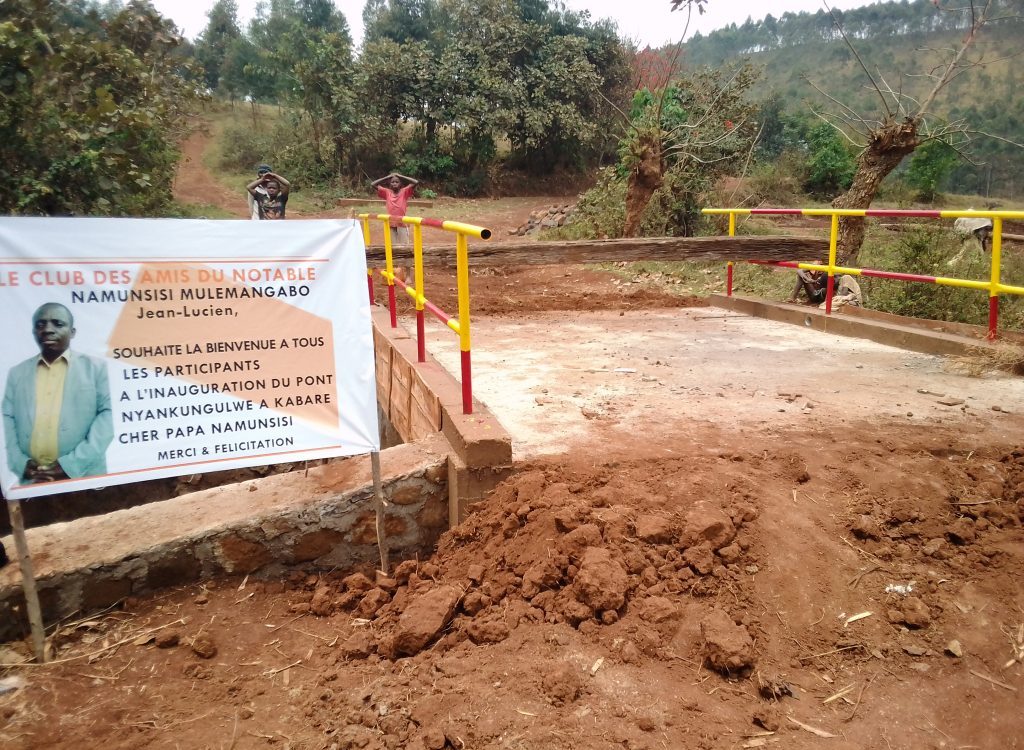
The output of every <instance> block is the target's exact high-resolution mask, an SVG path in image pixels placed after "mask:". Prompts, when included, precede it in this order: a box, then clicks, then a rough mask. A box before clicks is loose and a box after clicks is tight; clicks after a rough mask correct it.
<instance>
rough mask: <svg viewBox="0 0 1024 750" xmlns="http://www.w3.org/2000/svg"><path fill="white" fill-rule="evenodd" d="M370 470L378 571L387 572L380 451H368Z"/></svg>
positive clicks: (386, 541)
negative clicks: (375, 517) (371, 474)
mask: <svg viewBox="0 0 1024 750" xmlns="http://www.w3.org/2000/svg"><path fill="white" fill-rule="evenodd" d="M370 470H371V472H372V473H373V498H374V503H373V505H374V511H375V512H376V516H377V549H378V550H379V551H380V572H381V573H383V574H384V575H387V574H388V540H387V536H386V533H387V532H386V530H385V527H384V506H385V505H386V503H385V502H384V487H383V484H382V482H381V477H380V451H371V452H370Z"/></svg>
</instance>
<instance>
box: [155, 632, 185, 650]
mask: <svg viewBox="0 0 1024 750" xmlns="http://www.w3.org/2000/svg"><path fill="white" fill-rule="evenodd" d="M155 643H156V647H157V648H174V647H175V646H177V645H178V644H179V643H181V634H180V633H177V632H175V631H173V630H165V631H164V632H163V633H158V634H157V636H156V641H155Z"/></svg>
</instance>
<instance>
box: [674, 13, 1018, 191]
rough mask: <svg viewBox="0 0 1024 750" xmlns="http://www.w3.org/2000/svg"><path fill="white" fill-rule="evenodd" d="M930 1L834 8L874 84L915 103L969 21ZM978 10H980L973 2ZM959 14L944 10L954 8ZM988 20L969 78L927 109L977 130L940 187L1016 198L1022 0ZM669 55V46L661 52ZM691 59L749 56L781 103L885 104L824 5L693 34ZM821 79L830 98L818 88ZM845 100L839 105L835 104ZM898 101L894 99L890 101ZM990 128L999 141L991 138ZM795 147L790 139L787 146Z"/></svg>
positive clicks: (937, 119) (688, 49)
mask: <svg viewBox="0 0 1024 750" xmlns="http://www.w3.org/2000/svg"><path fill="white" fill-rule="evenodd" d="M941 6H942V9H941V10H940V9H939V8H937V7H936V4H935V3H933V2H932V0H900V1H891V2H876V3H873V4H871V5H864V6H863V7H860V8H855V9H852V10H847V11H837V17H838V18H839V19H840V20H841V22H842V24H843V28H844V30H845V32H846V34H847V36H848V37H849V38H850V39H851V40H852V42H853V44H854V45H855V46H856V48H857V52H858V55H859V57H860V59H861V60H863V61H864V63H865V64H866V65H867V67H868V69H869V70H871V72H872V75H873V76H874V77H875V80H876V81H881V80H884V81H886V82H889V83H893V82H894V81H898V82H899V83H898V85H897V84H895V83H893V86H894V88H895V89H896V90H897V91H899V92H901V93H902V94H904V95H906V96H907V97H909V98H910V99H912V100H914V99H916V100H917V101H921V100H922V98H923V96H924V95H925V94H926V93H927V91H928V90H929V89H930V88H931V87H932V86H933V84H934V77H933V76H931V75H929V72H930V71H933V70H937V69H941V68H942V67H944V66H945V65H946V64H947V63H948V57H949V54H948V53H949V51H950V50H951V49H955V48H956V47H958V46H959V44H960V43H961V41H962V40H963V38H964V32H965V31H966V29H967V26H968V25H969V17H970V16H969V13H968V4H963V3H959V4H958V3H948V2H945V0H944V1H943V2H942V3H941ZM973 7H974V9H975V11H977V10H979V9H980V7H981V6H978V5H974V6H973ZM954 8H956V9H959V10H958V11H956V12H948V11H951V10H952V9H954ZM991 16H992V17H995V18H999V19H1000V20H998V21H996V22H994V23H992V24H991V25H988V26H986V27H985V28H984V29H983V31H982V33H981V34H980V35H979V36H978V38H977V40H976V41H975V43H974V46H973V47H972V48H971V54H970V57H972V58H973V59H977V60H981V61H984V63H983V65H984V67H983V69H982V68H980V67H977V68H976V69H975V70H973V71H971V72H970V73H969V74H968V75H961V76H957V77H956V78H954V79H953V80H952V81H951V82H950V83H949V84H948V85H947V86H946V87H945V88H944V89H943V91H942V93H941V95H940V97H939V98H938V99H937V100H936V101H935V102H934V103H933V105H932V106H931V107H930V108H929V110H930V113H929V121H930V123H931V126H932V128H933V129H937V128H938V127H941V125H942V124H943V121H945V122H949V123H956V122H963V123H966V124H967V126H968V128H969V129H970V131H971V133H970V134H969V136H968V138H967V139H966V140H967V141H969V143H967V144H965V145H966V148H964V149H962V150H964V151H965V152H967V153H969V155H970V157H971V158H970V160H968V159H962V158H961V159H958V160H957V163H956V166H955V168H954V169H953V171H952V173H951V174H950V176H949V177H948V178H947V181H946V182H944V183H942V184H943V186H944V188H945V189H947V190H950V191H953V192H960V193H976V194H980V195H985V196H989V195H1001V196H1007V197H1010V198H1013V197H1015V196H1018V195H1020V189H1021V182H1020V174H1021V172H1022V171H1024V149H1021V148H1019V147H1017V146H1015V145H1013V144H1014V143H1024V97H1022V96H1020V95H1019V80H1020V78H1021V73H1020V65H1019V61H1018V60H1017V53H1018V51H1019V48H1020V39H1021V36H1022V34H1024V15H1021V13H1020V2H1019V0H995V2H994V3H993V6H992V9H991ZM662 53H663V54H671V50H670V49H665V50H663V51H662ZM684 54H685V59H686V61H687V64H688V65H690V66H692V67H694V68H696V67H699V66H701V65H711V66H718V65H722V64H726V63H729V62H731V61H732V60H735V59H736V58H738V57H746V56H749V58H750V59H751V60H752V61H753V62H755V63H756V64H758V65H761V66H763V67H764V69H765V83H766V85H767V86H768V87H770V89H771V90H773V91H776V92H778V94H779V96H780V97H781V99H782V100H783V101H785V102H791V103H792V104H790V105H789V106H790V108H791V109H795V108H796V103H797V102H801V101H803V100H805V99H810V100H812V101H813V102H814V104H815V106H816V107H817V108H818V109H819V110H821V111H824V112H833V113H837V114H838V113H841V112H842V111H843V109H846V108H848V109H849V110H852V111H853V112H859V113H869V112H873V111H877V109H878V107H879V99H878V93H877V92H876V91H875V90H874V89H873V88H872V87H871V86H870V85H866V84H867V81H866V80H865V77H864V72H863V70H862V69H861V66H860V65H859V64H858V62H857V60H856V59H855V58H854V56H853V54H852V53H851V52H850V50H849V49H848V48H847V46H846V44H845V43H844V42H843V41H842V39H841V38H840V37H839V35H838V32H837V30H836V27H835V24H834V23H833V21H832V18H831V17H830V16H829V14H828V13H827V12H826V11H824V10H819V11H817V12H814V13H785V14H783V15H782V16H781V17H778V18H776V17H773V16H770V15H769V16H766V17H765V18H764V19H763V20H754V19H753V18H751V19H748V20H747V21H746V22H745V23H743V24H739V25H736V24H733V25H731V26H729V27H726V28H724V29H720V30H718V31H714V32H712V33H710V34H708V35H706V36H705V35H700V34H696V35H694V37H693V38H692V39H691V40H690V41H688V42H687V43H686V44H685V45H684ZM808 81H810V82H812V83H813V84H815V85H816V86H817V87H819V88H820V89H821V90H823V91H824V92H827V95H828V96H829V97H831V101H829V100H827V99H826V97H825V96H824V95H821V94H818V93H817V92H815V90H814V89H813V88H812V87H811V86H810V85H809V83H808ZM837 102H838V103H840V104H841V107H842V109H840V108H839V107H837V106H836V103H837ZM891 104H892V102H891V101H890V105H891ZM771 114H772V113H771V112H770V111H769V110H766V111H765V120H764V121H765V123H766V125H767V126H768V127H767V129H766V135H767V139H766V150H767V152H768V153H769V155H770V154H774V153H776V152H777V151H776V150H777V149H778V147H779V144H778V142H777V141H776V140H774V138H773V134H774V131H773V129H772V122H771V120H770V116H771ZM867 119H868V120H874V119H876V118H875V117H874V116H869V117H868V118H867ZM983 133H992V134H994V135H996V136H999V137H1000V138H988V137H985V136H984V135H983ZM790 145H791V144H790Z"/></svg>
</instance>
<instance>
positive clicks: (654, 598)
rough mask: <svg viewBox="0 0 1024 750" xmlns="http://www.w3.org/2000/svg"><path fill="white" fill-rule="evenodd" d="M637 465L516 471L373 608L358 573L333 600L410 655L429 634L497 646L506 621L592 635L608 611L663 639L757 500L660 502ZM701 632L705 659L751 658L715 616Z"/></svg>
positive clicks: (398, 577) (729, 562)
mask: <svg viewBox="0 0 1024 750" xmlns="http://www.w3.org/2000/svg"><path fill="white" fill-rule="evenodd" d="M642 473H643V469H642V467H640V466H638V468H637V470H635V471H633V472H627V473H624V474H620V475H618V476H611V475H607V474H599V475H597V476H588V477H583V476H579V477H577V478H575V479H573V478H565V477H562V476H560V474H561V472H545V471H542V470H534V471H529V472H525V473H522V474H519V475H517V476H515V477H513V478H512V479H510V480H508V481H506V482H505V483H504V484H502V485H501V486H500V487H499V488H498V489H497V490H496V491H495V493H494V495H493V496H492V497H491V498H490V499H489V500H488V501H487V502H486V503H485V504H481V506H480V507H479V508H478V509H477V512H475V513H474V514H473V515H472V516H471V517H470V519H469V520H467V521H466V522H465V523H463V524H462V525H461V526H459V527H457V528H455V529H453V530H452V531H450V532H448V533H447V534H445V535H444V537H442V539H441V542H440V545H439V549H438V553H437V555H436V556H435V557H434V558H433V559H432V560H431V561H430V562H427V563H422V564H416V563H412V562H406V563H403V564H401V565H399V566H398V568H397V569H396V571H395V576H394V579H393V581H389V582H388V584H394V585H388V584H386V585H388V588H393V594H391V595H390V597H391V600H390V601H389V602H388V603H387V604H384V605H383V606H380V604H379V602H380V601H381V598H382V597H384V596H388V595H389V592H388V591H387V590H386V589H385V588H372V589H370V590H368V591H366V592H365V593H363V591H362V589H364V585H363V581H364V580H365V579H364V578H363V577H359V578H358V579H356V580H352V579H348V580H346V582H345V585H344V590H343V591H339V592H338V597H337V599H336V604H337V607H339V608H343V607H346V606H347V607H348V608H349V609H350V610H351V611H353V612H356V613H359V614H364V615H365V614H369V613H372V617H373V619H374V643H373V647H372V648H371V649H370V651H376V652H377V653H380V654H381V655H383V656H386V657H387V658H390V659H397V658H400V657H406V656H413V655H415V654H417V653H419V652H420V651H421V650H422V649H424V648H426V647H427V646H429V645H431V644H432V643H434V642H435V641H436V640H437V639H438V638H441V639H442V642H441V643H440V644H437V648H436V649H435V650H440V651H442V652H443V651H445V650H448V649H451V648H453V647H454V646H456V645H458V644H459V643H461V642H463V641H465V640H467V639H468V640H469V641H471V642H473V643H474V644H477V645H480V644H486V643H497V642H500V641H502V640H504V639H505V638H507V637H508V636H509V634H510V632H511V628H514V627H516V626H517V625H518V624H519V623H524V624H528V623H549V624H552V625H559V624H563V623H566V624H568V625H570V626H572V627H574V628H577V629H580V630H582V631H584V632H595V631H596V630H597V629H599V628H600V627H602V626H607V625H612V624H615V623H617V622H620V621H621V622H622V624H623V626H625V627H627V628H629V629H633V630H637V629H642V630H644V631H664V633H662V634H663V635H670V634H671V632H672V631H673V630H674V629H675V626H676V623H677V621H678V618H679V614H680V612H679V608H678V605H677V604H676V603H675V602H674V601H673V600H672V597H679V596H686V595H690V594H692V595H695V596H698V597H701V596H707V595H709V594H711V593H712V592H714V591H715V590H716V589H717V588H718V587H719V586H721V585H722V583H723V582H725V581H735V580H738V579H739V577H740V576H741V574H742V571H741V565H742V564H743V563H744V557H745V550H747V549H749V548H750V546H751V543H752V540H751V537H750V534H749V533H747V527H748V525H749V523H750V522H751V521H753V520H754V519H755V518H756V517H757V510H756V508H755V507H754V506H753V505H751V504H750V503H749V502H746V501H743V500H734V501H733V502H731V503H729V504H727V505H726V506H724V507H720V506H712V505H710V504H708V503H705V502H700V501H696V502H693V503H692V504H690V505H689V507H686V506H683V507H681V506H680V505H679V504H676V503H673V504H671V506H669V503H668V501H667V498H665V497H661V498H659V497H657V495H655V494H654V492H655V488H654V487H653V486H648V483H647V481H645V480H644V479H643V478H642V476H641V475H642ZM639 498H644V499H645V500H647V501H648V502H637V500H638V499H639ZM356 595H360V596H359V597H358V598H357V596H356ZM718 613H719V615H724V613H721V611H720V610H719V611H718ZM712 629H713V630H714V631H715V636H714V637H709V638H708V640H709V641H713V643H712V645H711V652H712V655H711V656H710V659H709V660H710V662H711V663H712V665H713V666H714V667H715V668H719V669H722V670H725V671H731V670H739V669H742V668H745V667H749V666H750V664H751V663H752V658H751V657H750V656H749V655H743V656H741V657H740V656H737V655H736V654H735V653H734V651H735V649H733V648H732V647H731V646H726V645H723V644H724V643H725V642H726V641H729V640H730V637H729V636H726V637H723V638H719V637H718V634H719V633H721V631H722V629H721V628H720V627H718V626H717V624H716V625H715V626H714V627H713V628H712ZM645 637H646V636H645ZM747 638H748V641H749V636H748V637H747ZM723 649H724V650H725V651H728V652H729V653H728V654H726V655H723ZM360 650H361V651H365V650H366V649H360ZM751 651H752V649H751V648H747V649H746V652H751ZM746 652H745V653H746Z"/></svg>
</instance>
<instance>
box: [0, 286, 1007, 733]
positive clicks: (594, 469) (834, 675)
mask: <svg viewBox="0 0 1024 750" xmlns="http://www.w3.org/2000/svg"><path fill="white" fill-rule="evenodd" d="M567 272H571V273H572V274H573V275H572V276H571V277H567V276H565V275H564V274H565V273H567ZM524 280H530V281H531V285H532V286H544V284H545V283H546V285H547V286H546V288H547V292H545V294H543V295H542V294H540V293H539V292H535V293H534V296H533V297H524V295H523V291H524V287H525V286H527V285H526V284H525V283H524ZM566 280H569V282H571V283H567V282H566ZM476 282H482V283H481V284H478V285H477V292H478V295H479V296H478V299H479V298H481V297H482V298H484V299H485V300H487V301H486V302H485V304H486V305H493V306H495V307H497V308H500V309H501V310H507V311H510V312H513V313H516V314H518V313H519V312H523V311H529V310H532V309H564V310H581V309H588V308H587V307H586V305H587V304H590V303H592V304H594V305H595V306H597V305H603V304H608V303H609V302H610V300H611V299H612V297H611V294H612V290H611V289H610V288H609V287H614V285H613V284H612V282H611V280H610V277H605V276H603V275H601V274H594V273H593V272H589V271H586V272H584V271H580V270H578V269H571V271H567V270H566V269H558V270H554V269H552V270H545V269H530V270H527V271H522V272H518V271H517V272H514V273H513V272H510V273H509V274H507V275H505V274H502V275H495V276H493V277H476V278H475V279H474V283H476ZM533 282H537V283H533ZM579 282H582V283H579ZM489 284H490V286H489ZM510 284H511V286H509V285H510ZM481 287H483V288H484V289H488V288H490V289H492V290H493V291H492V293H485V294H479V291H480V289H481ZM602 288H603V289H604V290H605V291H602V292H601V293H600V294H598V293H596V292H595V291H593V290H595V289H602ZM588 289H589V290H591V294H590V295H589V296H588V297H586V298H585V297H584V295H583V292H584V291H586V290H588ZM572 290H575V291H572ZM605 292H607V294H606V293H605ZM569 293H574V294H577V295H578V296H577V297H574V298H572V300H571V301H569V302H567V301H566V300H565V299H564V298H563V297H562V296H560V295H562V294H569ZM614 293H615V294H619V295H621V292H619V290H618V289H615V290H614ZM545 301H546V302H547V304H548V305H549V306H547V307H544V306H543V304H544V303H545ZM635 302H636V303H637V304H641V300H640V299H637V300H635ZM648 302H649V303H650V304H663V303H664V300H663V299H652V300H648ZM531 305H533V307H531ZM558 305H565V306H562V307H559V306H558ZM663 419H664V421H665V422H666V423H667V424H668V425H670V427H667V428H665V429H664V431H663V432H664V434H665V436H666V437H665V438H664V439H663V442H662V444H671V445H673V447H674V448H676V451H675V454H674V455H673V456H672V457H671V458H663V457H659V458H652V457H651V456H650V452H649V451H650V446H649V445H648V444H647V440H646V437H645V435H644V434H643V430H642V429H637V431H636V434H635V436H634V437H633V439H631V440H626V441H624V442H623V443H622V444H621V445H620V447H619V450H618V452H617V453H615V454H614V455H612V454H608V455H593V454H590V453H585V452H580V451H574V450H573V448H572V447H571V446H567V447H566V452H565V455H563V456H559V457H557V458H554V459H550V460H545V461H544V462H542V463H535V464H532V465H530V466H526V467H522V469H523V470H522V471H520V473H518V474H516V475H515V476H513V477H511V478H509V479H508V480H506V481H505V482H504V483H503V484H502V485H500V486H499V487H498V488H497V490H495V491H494V493H493V494H492V495H491V496H490V497H489V498H488V499H487V500H485V501H484V502H482V503H480V504H479V506H478V507H476V508H475V509H474V512H473V513H472V514H471V515H470V516H469V518H468V519H467V520H466V521H465V522H463V523H462V524H461V525H459V526H458V527H456V528H454V529H452V530H451V531H449V532H448V533H446V534H445V535H444V536H443V537H442V539H441V542H440V544H439V546H438V549H437V551H436V553H435V554H433V555H431V556H430V557H428V558H426V559H423V560H419V561H395V562H396V563H398V564H397V565H395V567H394V568H393V569H392V570H391V571H390V575H389V576H380V575H377V574H375V572H374V571H373V570H361V571H350V570H335V571H312V570H308V571H307V570H295V571H293V572H292V573H291V574H290V575H289V576H288V577H287V579H286V580H263V581H258V580H255V579H252V578H249V579H231V580H224V579H220V580H215V581H210V582H207V583H206V584H205V585H203V586H198V587H197V586H191V587H188V588H182V589H177V590H172V591H167V592H165V593H162V594H158V595H155V596H151V597H146V598H144V599H129V600H127V601H125V602H124V605H123V608H122V609H118V610H116V611H113V612H109V613H106V614H103V615H100V616H95V617H92V618H91V619H88V620H86V621H84V622H79V623H71V624H66V625H65V626H63V627H61V628H60V629H59V630H58V631H57V633H56V634H55V635H54V636H52V637H51V639H50V646H51V648H52V649H53V657H54V659H55V661H54V662H53V663H52V664H51V665H48V666H24V667H18V668H14V669H10V670H9V671H8V672H7V674H6V675H5V676H4V678H3V679H8V680H9V679H10V678H15V680H23V681H24V682H23V683H21V686H20V687H18V688H17V689H14V690H12V691H10V692H6V693H5V694H3V695H0V746H2V747H4V748H11V749H12V750H17V749H22V748H25V749H27V748H33V749H34V748H67V749H69V750H70V749H71V748H75V749H76V750H78V749H80V748H93V747H96V748H99V747H104V748H112V749H117V748H124V749H125V750H127V749H129V748H132V749H134V748H234V749H237V750H243V749H248V748H264V747H275V748H291V749H292V750H299V749H303V750H307V749H308V750H313V749H325V750H326V749H334V750H349V749H350V748H365V749H367V750H375V749H379V748H429V749H431V750H442V749H444V748H452V749H458V750H461V749H462V748H523V749H533V748H547V749H550V750H561V749H565V750H569V749H576V748H578V749H588V748H609V749H611V748H629V749H631V750H640V749H650V750H654V749H655V748H694V749H698V748H699V749H704V750H718V749H722V750H725V749H727V748H728V749H731V748H761V747H764V748H772V747H776V748H796V749H797V750H801V749H803V748H808V749H809V748H834V749H835V750H855V749H861V748H870V749H872V750H874V749H878V750H919V749H921V748H925V749H938V748H950V749H952V748H985V749H988V748H992V749H995V748H1020V747H1024V712H1022V711H1021V710H1020V700H1021V693H1022V691H1024V663H1022V662H1024V588H1022V580H1021V577H1020V570H1021V569H1022V564H1024V559H1022V558H1024V534H1022V530H1021V524H1022V521H1024V451H1022V450H1021V449H1020V442H1019V440H1016V441H1013V440H1009V439H999V438H992V437H972V435H971V434H970V432H969V431H968V430H965V429H962V428H961V427H958V426H956V423H953V424H950V425H949V426H933V425H932V426H927V427H923V426H915V425H912V424H902V423H898V422H891V421H882V420H877V421H873V422H870V423H860V424H855V425H852V426H850V425H843V426H842V427H836V428H832V427H830V426H828V425H827V424H825V423H813V422H808V423H807V427H806V429H803V430H794V431H791V432H788V433H781V434H779V433H774V434H773V435H772V436H770V437H767V436H766V435H764V434H762V433H759V432H756V431H751V430H747V431H740V430H732V429H726V428H722V429H716V430H714V432H710V431H709V433H708V434H707V435H704V436H700V435H695V434H694V432H693V428H692V427H691V425H690V423H689V422H688V421H687V420H686V419H685V415H680V414H673V413H672V412H671V410H666V412H665V414H664V416H663ZM965 424H966V423H965ZM659 434H662V431H661V430H659ZM982 434H984V432H983V433H982ZM988 434H990V435H991V434H992V432H991V431H989V433H988ZM1011 434H1012V433H1011ZM673 435H674V436H675V437H673ZM691 446H696V447H691ZM662 455H663V453H662ZM18 654H22V655H24V654H27V647H26V645H25V644H12V645H11V649H10V650H8V651H7V652H6V653H4V652H2V651H0V659H3V658H7V659H11V658H18ZM4 684H6V683H4V682H0V686H2V685H4ZM3 689H4V688H3V687H0V690H3Z"/></svg>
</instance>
